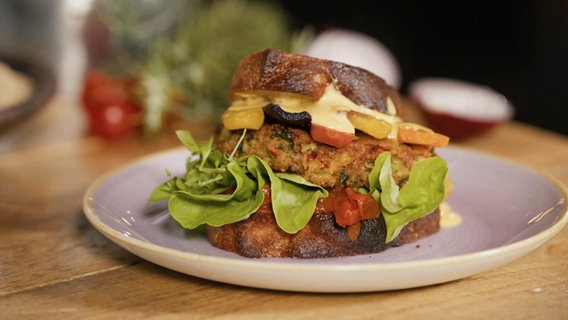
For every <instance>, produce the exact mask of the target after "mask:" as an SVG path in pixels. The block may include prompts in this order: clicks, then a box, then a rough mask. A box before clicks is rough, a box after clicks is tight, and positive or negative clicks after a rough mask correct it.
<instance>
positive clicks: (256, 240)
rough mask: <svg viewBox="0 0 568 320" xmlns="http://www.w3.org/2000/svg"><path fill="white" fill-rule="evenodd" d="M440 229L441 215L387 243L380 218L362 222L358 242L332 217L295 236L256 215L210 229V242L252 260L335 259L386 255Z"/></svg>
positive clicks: (433, 215)
mask: <svg viewBox="0 0 568 320" xmlns="http://www.w3.org/2000/svg"><path fill="white" fill-rule="evenodd" d="M439 229H440V212H439V209H436V210H435V211H434V212H432V213H431V214H429V215H427V216H424V217H422V218H420V219H418V220H415V221H413V222H411V223H409V224H407V225H406V226H405V227H404V229H403V230H402V231H401V232H400V234H399V235H398V236H397V237H396V238H395V239H394V240H393V241H391V242H389V243H385V222H384V219H383V218H382V216H381V217H379V218H378V219H374V220H365V221H362V222H361V228H360V231H359V232H358V235H357V237H356V239H355V240H352V239H351V238H350V236H349V234H348V229H346V228H342V227H340V226H338V225H337V224H336V223H335V220H334V218H333V216H332V215H327V214H314V215H313V217H312V219H311V220H310V221H309V223H308V224H307V225H306V227H305V228H304V229H302V230H300V231H299V232H298V233H296V234H288V233H286V232H284V231H282V230H281V229H280V228H279V227H278V226H277V224H276V220H275V218H274V215H273V214H261V213H255V214H253V215H251V216H250V217H249V218H248V219H246V220H243V221H240V222H236V223H233V224H229V225H224V226H220V227H213V226H208V227H207V237H208V240H209V242H210V243H211V244H212V245H213V246H215V247H217V248H220V249H223V250H226V251H230V252H234V253H237V254H239V255H241V256H245V257H249V258H265V257H273V258H285V257H287V258H301V259H310V258H311V259H313V258H332V257H343V256H354V255H361V254H370V253H377V252H381V251H384V250H386V249H388V248H390V247H396V246H401V245H404V244H408V243H412V242H415V241H417V240H419V239H422V238H424V237H426V236H429V235H432V234H434V233H436V232H438V230H439Z"/></svg>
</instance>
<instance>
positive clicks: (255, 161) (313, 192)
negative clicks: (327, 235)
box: [247, 157, 328, 234]
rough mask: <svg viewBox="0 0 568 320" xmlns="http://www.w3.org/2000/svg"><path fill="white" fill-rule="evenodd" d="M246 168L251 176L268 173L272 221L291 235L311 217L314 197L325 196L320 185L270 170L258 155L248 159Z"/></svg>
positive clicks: (326, 194) (296, 176)
mask: <svg viewBox="0 0 568 320" xmlns="http://www.w3.org/2000/svg"><path fill="white" fill-rule="evenodd" d="M247 167H248V169H249V171H250V172H252V173H253V175H254V176H255V177H258V176H262V175H267V176H268V178H269V180H270V188H271V189H272V193H271V200H272V210H273V211H274V216H275V218H276V223H277V224H278V226H279V227H280V229H282V230H284V231H285V232H287V233H292V234H293V233H296V232H298V231H300V230H302V229H303V228H304V227H305V226H306V224H307V223H308V221H310V219H311V218H312V215H313V213H314V210H315V208H316V203H317V201H318V199H319V198H322V197H327V196H328V192H327V190H325V189H324V188H323V187H321V186H318V185H315V184H313V183H311V182H309V181H308V180H306V179H304V178H303V177H301V176H299V175H296V174H289V173H274V172H273V171H272V169H271V168H270V166H269V165H268V164H267V163H266V162H265V161H263V160H262V159H260V158H258V157H251V158H249V160H248V163H247Z"/></svg>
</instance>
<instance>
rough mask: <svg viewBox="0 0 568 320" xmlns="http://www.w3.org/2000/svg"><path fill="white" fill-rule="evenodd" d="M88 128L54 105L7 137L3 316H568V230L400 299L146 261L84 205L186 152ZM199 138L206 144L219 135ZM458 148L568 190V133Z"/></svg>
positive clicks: (1, 145)
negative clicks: (106, 232) (255, 284)
mask: <svg viewBox="0 0 568 320" xmlns="http://www.w3.org/2000/svg"><path fill="white" fill-rule="evenodd" d="M409 108H410V110H412V109H413V107H412V106H411V105H409ZM414 116H417V115H416V114H414ZM417 121H419V119H418V120H417ZM83 128H84V120H83V117H82V113H81V111H80V108H79V107H78V106H77V105H75V104H74V103H72V102H68V101H62V100H61V99H57V98H54V99H53V100H52V101H51V102H50V103H49V105H48V106H47V107H46V108H44V109H42V110H41V111H40V112H39V113H37V114H35V115H34V116H33V117H32V118H30V119H28V120H26V121H25V122H23V123H21V124H19V125H18V126H16V127H13V128H9V129H7V130H4V131H2V132H0V319H26V318H30V319H31V318H33V319H36V318H40V319H86V318H114V319H141V318H160V319H174V318H188V319H239V318H242V319H256V318H258V319H336V318H341V319H379V318H380V319H388V318H397V319H426V318H434V319H455V318H456V317H463V318H476V319H480V318H488V319H519V318H523V319H540V318H546V319H568V302H567V300H568V229H567V228H565V229H564V230H562V231H561V232H560V233H559V234H558V235H557V236H555V237H554V238H553V239H551V240H550V241H548V242H547V243H545V244H544V245H543V246H541V247H540V248H538V249H537V250H536V251H533V252H531V253H529V254H528V255H526V256H524V257H523V258H521V259H519V260H516V261H514V262H512V263H509V264H507V265H505V266H503V267H500V268H497V269H494V270H491V271H488V272H485V273H482V274H479V275H476V276H472V277H469V278H466V279H463V280H459V281H454V282H451V283H446V284H442V285H435V286H430V287H424V288H418V289H410V290H402V291H392V292H375V293H364V294H362V293H359V294H313V293H298V292H279V291H269V290H260V289H253V288H246V287H238V286H233V285H227V284H223V283H216V282H211V281H208V280H203V279H199V278H194V277H191V276H187V275H184V274H180V273H177V272H174V271H171V270H168V269H165V268H162V267H160V266H157V265H154V264H152V263H149V262H146V261H144V260H142V259H141V258H138V257H136V256H134V255H132V254H130V253H129V252H127V251H125V250H123V249H121V248H120V247H118V246H117V245H115V244H113V243H112V242H111V241H110V240H108V239H107V238H105V237H104V236H102V235H101V234H100V233H99V232H97V231H96V230H95V229H94V228H93V227H92V226H91V225H90V224H89V223H88V222H87V220H86V218H85V217H84V215H83V211H82V197H83V194H84V192H85V190H86V188H87V187H88V186H89V184H90V183H91V182H92V181H93V180H94V179H95V178H97V177H98V176H100V175H101V174H103V173H105V172H108V171H109V170H112V169H114V168H116V167H117V166H120V165H123V164H125V163H127V162H128V161H130V160H133V159H135V158H138V157H140V156H142V155H145V154H149V153H152V152H156V151H158V150H163V149H166V148H171V147H177V146H179V144H178V142H177V140H175V139H174V138H171V137H161V138H155V139H150V140H146V139H141V138H134V139H129V140H128V141H122V142H117V143H108V142H105V141H102V140H100V139H98V138H96V137H89V136H86V135H85V134H84V132H83V131H84V129H83ZM193 131H194V133H195V134H196V135H197V137H198V139H205V138H207V137H208V136H209V134H210V131H211V130H210V128H208V127H207V126H201V128H199V127H194V130H193ZM460 145H463V146H466V147H469V148H472V149H477V150H481V151H484V152H487V153H490V154H494V155H498V156H502V157H506V158H508V159H512V160H514V161H517V162H518V163H521V164H523V165H528V166H532V167H534V168H536V169H538V170H542V171H543V172H546V173H548V174H551V175H553V176H555V177H556V178H558V179H559V180H560V181H562V182H563V183H564V184H568V137H566V136H562V135H559V134H555V133H552V132H548V131H546V130H543V129H539V128H535V127H532V126H528V125H524V124H521V123H515V122H512V123H508V124H506V125H503V126H501V127H499V128H497V129H496V130H494V131H493V132H491V133H490V134H488V135H485V136H480V137H477V138H474V139H471V140H469V141H466V142H463V143H460Z"/></svg>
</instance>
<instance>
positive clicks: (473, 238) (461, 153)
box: [83, 147, 568, 292]
mask: <svg viewBox="0 0 568 320" xmlns="http://www.w3.org/2000/svg"><path fill="white" fill-rule="evenodd" d="M439 153H440V155H441V156H443V157H444V158H445V159H446V160H447V161H448V164H449V167H450V177H451V179H452V181H453V182H454V185H455V187H454V188H455V189H454V191H453V193H452V195H451V196H450V198H449V199H448V204H449V205H450V206H451V208H452V209H453V210H454V211H456V212H458V213H459V215H460V216H461V218H462V222H461V223H460V224H459V225H457V226H454V227H445V228H442V230H441V231H440V232H439V233H437V234H435V235H432V236H430V237H427V238H424V239H422V240H420V241H419V242H417V243H414V244H409V245H406V246H402V247H399V248H393V249H389V250H387V251H385V252H382V253H378V254H371V255H362V256H355V257H345V258H333V259H315V260H299V259H249V258H243V257H240V256H238V255H235V254H232V253H229V252H225V251H222V250H219V249H217V248H214V247H212V246H211V245H210V244H209V243H208V242H207V240H206V239H205V238H204V237H203V236H201V235H199V234H195V233H193V232H190V231H188V230H185V229H183V228H181V227H180V226H179V225H178V224H177V223H176V222H175V221H173V220H172V219H171V218H170V216H169V214H168V211H167V204H166V203H165V202H162V203H158V204H148V203H147V201H146V200H147V198H148V196H149V194H150V192H151V191H152V189H153V188H154V187H156V186H157V185H158V184H160V183H161V182H163V181H164V180H166V179H167V176H166V173H165V172H166V169H168V170H170V171H171V172H172V173H173V174H174V175H182V174H183V173H184V171H185V168H184V165H185V159H186V158H187V157H188V156H190V154H189V153H188V151H187V150H186V149H185V148H179V149H173V150H169V151H165V152H161V153H157V154H154V155H150V156H147V157H144V158H142V159H139V160H137V161H135V162H133V163H131V164H129V165H127V166H125V167H123V168H121V169H119V170H117V171H114V172H111V173H109V174H107V175H105V176H103V177H101V178H99V179H97V180H96V181H95V182H94V183H93V184H92V185H91V186H90V187H89V188H88V190H87V191H86V193H85V196H84V205H83V206H84V212H85V215H86V217H87V219H88V220H89V221H90V222H91V224H92V225H93V226H94V227H95V228H96V229H97V230H99V231H100V232H101V233H102V234H104V235H105V236H106V237H108V238H109V239H111V240H112V241H114V242H115V243H116V244H118V245H119V246H121V247H123V248H124V249H126V250H128V251H130V252H132V253H133V254H135V255H137V256H139V257H141V258H143V259H146V260H148V261H150V262H153V263H155V264H157V265H161V266H163V267H166V268H169V269H172V270H176V271H179V272H182V273H185V274H188V275H192V276H195V277H200V278H205V279H209V280H213V281H219V282H224V283H230V284H235V285H242V286H249V287H256V288H266V289H276V290H288V291H304V292H368V291H382V290H394V289H405V288H413V287H420V286H426V285H432V284H439V283H444V282H449V281H453V280H457V279H462V278H465V277H469V276H472V275H475V274H479V273H482V272H484V271H487V270H490V269H492V268H496V267H499V266H502V265H504V264H506V263H509V262H511V261H513V260H514V259H517V258H519V257H521V256H523V255H525V254H527V253H529V252H530V251H532V250H534V249H536V248H537V247H539V246H540V245H542V244H543V243H544V242H545V241H547V240H549V239H550V238H552V237H553V236H554V235H556V234H557V233H558V232H559V231H560V230H561V229H562V228H563V227H564V226H565V225H566V223H567V222H568V213H567V210H566V198H567V196H566V195H567V191H566V187H565V186H562V185H561V184H559V183H557V182H554V181H553V180H551V179H550V178H546V177H544V176H542V175H540V174H538V173H536V172H534V171H532V170H530V169H528V168H525V167H521V166H519V165H517V164H514V163H512V162H509V161H507V160H504V159H500V158H496V157H493V156H490V155H486V154H483V153H479V152H473V151H469V150H467V149H463V148H457V147H448V148H445V149H442V150H440V151H439Z"/></svg>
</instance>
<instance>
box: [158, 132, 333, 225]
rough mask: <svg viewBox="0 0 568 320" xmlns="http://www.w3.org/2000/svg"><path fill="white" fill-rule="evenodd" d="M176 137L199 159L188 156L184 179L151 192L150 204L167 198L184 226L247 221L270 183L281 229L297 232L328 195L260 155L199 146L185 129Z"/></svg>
mask: <svg viewBox="0 0 568 320" xmlns="http://www.w3.org/2000/svg"><path fill="white" fill-rule="evenodd" d="M178 137H179V139H180V140H181V141H182V143H183V144H184V145H185V147H186V148H187V149H188V150H190V151H191V152H192V153H195V154H197V157H190V158H188V162H187V164H186V168H187V172H186V174H185V176H184V177H183V178H179V177H171V178H170V179H169V180H168V181H166V182H164V183H162V184H161V185H159V186H158V187H156V188H155V189H154V190H153V192H152V194H151V195H150V197H149V199H148V201H149V202H158V201H162V200H165V199H169V200H168V210H169V211H170V214H171V216H172V217H173V218H174V219H175V220H176V221H177V222H178V223H179V224H180V225H182V226H183V227H185V228H188V229H194V228H197V227H198V226H200V225H204V224H207V225H212V226H221V225H225V224H230V223H234V222H237V221H240V220H244V219H246V218H248V217H249V216H250V215H251V214H252V213H254V212H256V211H257V210H258V208H259V207H260V205H261V204H262V202H263V200H264V193H263V191H262V187H263V186H264V185H265V184H266V183H270V185H271V188H272V199H271V200H272V206H273V211H274V214H275V217H276V221H277V223H278V225H279V227H280V228H281V229H282V230H284V231H285V232H288V233H296V232H298V231H299V230H301V229H303V228H304V227H305V225H306V224H307V223H308V221H309V220H310V219H311V217H312V215H313V213H314V211H315V207H316V203H317V200H318V199H319V198H321V197H326V196H327V195H328V193H327V191H326V190H325V189H324V188H323V187H320V186H317V185H315V184H313V183H310V182H309V181H307V180H306V179H304V178H303V177H301V176H298V175H295V174H289V173H274V172H273V171H272V169H271V168H270V166H269V165H268V164H267V163H266V162H265V161H263V160H262V159H260V158H259V157H256V156H247V157H242V158H233V157H232V156H231V157H229V156H227V155H226V154H224V153H221V152H220V151H219V150H217V149H215V148H214V147H213V144H212V143H211V142H209V144H207V145H200V144H198V143H196V142H195V140H193V138H192V137H191V134H189V132H185V131H183V132H181V131H178ZM232 188H234V190H233V191H232V192H231V193H229V192H227V191H228V190H231V189H232Z"/></svg>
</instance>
